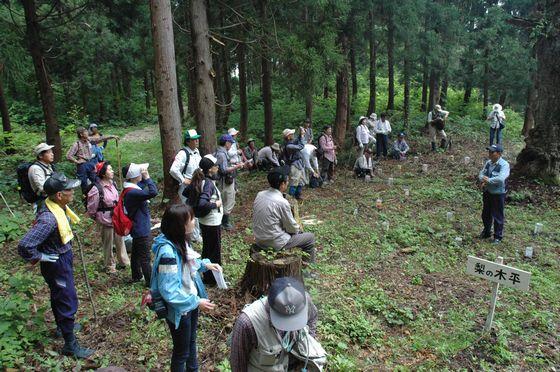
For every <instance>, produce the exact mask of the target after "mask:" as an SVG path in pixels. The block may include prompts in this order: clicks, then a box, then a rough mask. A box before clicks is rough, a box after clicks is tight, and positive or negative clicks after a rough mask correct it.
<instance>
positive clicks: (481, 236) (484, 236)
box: [478, 231, 492, 239]
mask: <svg viewBox="0 0 560 372" xmlns="http://www.w3.org/2000/svg"><path fill="white" fill-rule="evenodd" d="M491 236H492V235H490V233H487V232H485V231H483V232H481V233H480V235H479V236H478V238H479V239H488V238H489V237H491Z"/></svg>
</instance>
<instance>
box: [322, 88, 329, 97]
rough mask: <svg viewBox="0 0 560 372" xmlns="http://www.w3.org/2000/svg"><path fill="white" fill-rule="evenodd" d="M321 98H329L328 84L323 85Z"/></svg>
mask: <svg viewBox="0 0 560 372" xmlns="http://www.w3.org/2000/svg"><path fill="white" fill-rule="evenodd" d="M323 98H324V99H327V98H329V86H328V85H325V86H324V87H323Z"/></svg>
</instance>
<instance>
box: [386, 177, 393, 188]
mask: <svg viewBox="0 0 560 372" xmlns="http://www.w3.org/2000/svg"><path fill="white" fill-rule="evenodd" d="M387 185H389V186H392V185H393V177H389V178H387Z"/></svg>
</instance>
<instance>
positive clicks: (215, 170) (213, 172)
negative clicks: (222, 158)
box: [208, 165, 219, 176]
mask: <svg viewBox="0 0 560 372" xmlns="http://www.w3.org/2000/svg"><path fill="white" fill-rule="evenodd" d="M218 169H219V168H218V166H217V165H214V166H213V167H212V168H210V169H208V174H209V175H210V176H214V175H216V174H218Z"/></svg>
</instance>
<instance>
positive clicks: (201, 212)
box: [183, 180, 212, 218]
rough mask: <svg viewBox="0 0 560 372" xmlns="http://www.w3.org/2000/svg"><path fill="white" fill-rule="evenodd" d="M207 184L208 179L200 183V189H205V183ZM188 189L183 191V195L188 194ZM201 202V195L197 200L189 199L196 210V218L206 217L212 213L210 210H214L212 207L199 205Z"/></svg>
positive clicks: (189, 203) (189, 202)
mask: <svg viewBox="0 0 560 372" xmlns="http://www.w3.org/2000/svg"><path fill="white" fill-rule="evenodd" d="M205 184H206V180H202V184H201V185H200V190H201V192H202V190H204V185H205ZM186 191H187V190H186V189H185V192H184V193H183V196H187V195H185V194H186ZM199 202H200V195H198V199H197V200H195V201H192V200H190V199H187V204H188V205H190V206H191V207H192V209H193V211H194V216H195V217H196V218H202V217H206V216H208V215H209V214H210V212H211V211H212V209H210V208H201V207H199V206H198V204H199Z"/></svg>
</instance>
